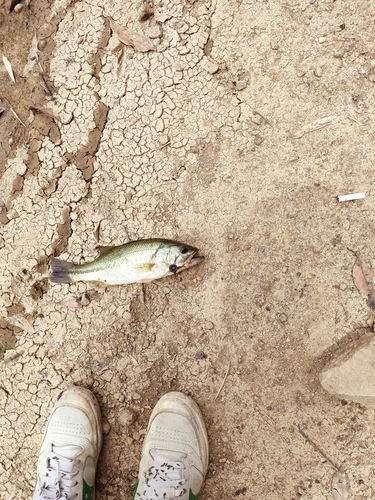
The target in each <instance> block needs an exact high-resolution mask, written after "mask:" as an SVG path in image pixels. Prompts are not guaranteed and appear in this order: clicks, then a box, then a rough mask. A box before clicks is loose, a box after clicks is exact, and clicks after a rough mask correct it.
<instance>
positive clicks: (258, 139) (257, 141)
mask: <svg viewBox="0 0 375 500" xmlns="http://www.w3.org/2000/svg"><path fill="white" fill-rule="evenodd" d="M263 141H264V139H263V137H261V136H260V135H256V136H255V137H254V144H255V145H256V146H259V145H260V144H262V142H263Z"/></svg>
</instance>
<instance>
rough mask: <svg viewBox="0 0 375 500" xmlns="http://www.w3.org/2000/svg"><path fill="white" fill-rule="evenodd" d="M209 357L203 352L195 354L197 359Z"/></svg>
mask: <svg viewBox="0 0 375 500" xmlns="http://www.w3.org/2000/svg"><path fill="white" fill-rule="evenodd" d="M205 358H207V355H206V354H205V353H204V352H203V351H197V352H196V353H195V359H205Z"/></svg>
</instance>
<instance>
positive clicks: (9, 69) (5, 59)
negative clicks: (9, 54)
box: [3, 56, 16, 83]
mask: <svg viewBox="0 0 375 500" xmlns="http://www.w3.org/2000/svg"><path fill="white" fill-rule="evenodd" d="M3 63H4V66H5V69H6V70H7V71H8V75H9V76H10V79H11V80H12V82H13V83H16V79H15V78H14V73H13V68H12V65H11V64H10V62H9V60H8V59H7V58H6V57H5V56H3Z"/></svg>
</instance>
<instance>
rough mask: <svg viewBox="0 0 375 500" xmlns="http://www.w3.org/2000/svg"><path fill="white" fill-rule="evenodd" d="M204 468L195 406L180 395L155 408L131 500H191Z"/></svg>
mask: <svg viewBox="0 0 375 500" xmlns="http://www.w3.org/2000/svg"><path fill="white" fill-rule="evenodd" d="M207 467H208V437H207V431H206V426H205V423H204V420H203V417H202V414H201V412H200V410H199V408H198V406H197V405H196V404H195V403H194V401H193V400H192V399H190V398H189V397H187V396H185V395H184V394H182V393H181V392H170V393H168V394H165V395H164V396H163V397H162V398H161V399H160V400H159V401H158V403H157V404H156V406H155V408H154V410H153V412H152V414H151V417H150V421H149V424H148V428H147V434H146V436H145V440H144V442H143V448H142V458H141V463H140V467H139V476H138V483H137V486H136V490H135V492H134V497H133V498H134V499H135V500H138V499H139V500H140V499H151V498H152V499H155V500H162V499H163V498H166V499H174V498H179V499H180V500H184V499H186V500H188V499H189V500H195V499H196V498H197V495H198V493H199V490H200V489H201V486H202V484H203V481H204V478H205V476H206V473H207Z"/></svg>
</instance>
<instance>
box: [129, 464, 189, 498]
mask: <svg viewBox="0 0 375 500" xmlns="http://www.w3.org/2000/svg"><path fill="white" fill-rule="evenodd" d="M184 470H185V467H184V465H183V464H182V463H181V462H174V463H169V462H168V463H166V462H165V463H160V465H159V464H156V465H153V466H152V467H150V468H149V469H148V470H147V471H146V473H145V478H144V480H143V482H142V483H141V484H139V485H138V488H137V494H136V496H135V499H139V500H141V499H142V500H143V499H145V500H146V499H147V500H151V499H155V500H163V499H166V500H174V499H177V498H181V497H182V496H183V495H185V493H187V489H186V488H184V485H185V483H186V479H185V478H184V477H183V471H184Z"/></svg>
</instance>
